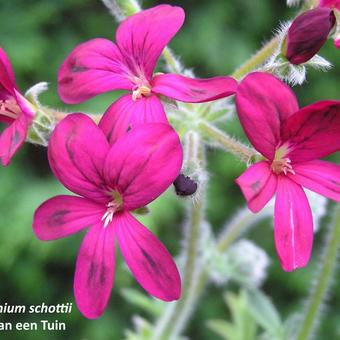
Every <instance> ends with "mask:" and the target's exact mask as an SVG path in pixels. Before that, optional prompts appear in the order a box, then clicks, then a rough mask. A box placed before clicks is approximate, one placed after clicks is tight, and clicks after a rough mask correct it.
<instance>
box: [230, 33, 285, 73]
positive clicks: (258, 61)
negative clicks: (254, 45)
mask: <svg viewBox="0 0 340 340" xmlns="http://www.w3.org/2000/svg"><path fill="white" fill-rule="evenodd" d="M279 43H280V39H279V37H278V36H274V37H273V38H272V39H271V40H269V41H268V42H267V43H266V44H265V45H264V46H263V47H262V48H261V49H260V50H259V51H258V52H257V53H255V54H254V55H253V56H252V57H251V58H250V59H249V60H247V61H246V62H245V63H244V64H243V65H241V66H240V67H239V68H238V69H236V71H235V72H234V73H233V74H232V75H231V76H232V77H233V78H235V79H237V80H240V79H241V78H243V77H244V76H245V75H247V74H248V73H249V72H251V71H253V70H255V69H256V68H258V67H259V66H261V65H262V64H263V63H264V62H265V61H266V59H268V58H269V57H270V56H271V55H272V54H273V53H274V52H275V50H276V49H277V48H278V45H279Z"/></svg>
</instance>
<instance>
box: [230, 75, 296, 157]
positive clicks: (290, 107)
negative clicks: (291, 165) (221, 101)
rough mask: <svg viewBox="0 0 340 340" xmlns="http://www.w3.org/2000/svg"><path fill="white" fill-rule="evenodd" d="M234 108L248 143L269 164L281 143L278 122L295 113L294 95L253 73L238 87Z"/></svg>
mask: <svg viewBox="0 0 340 340" xmlns="http://www.w3.org/2000/svg"><path fill="white" fill-rule="evenodd" d="M236 106H237V113H238V116H239V119H240V121H241V124H242V126H243V129H244V130H245V133H246V134H247V136H248V139H249V140H250V142H251V143H252V144H253V145H254V147H255V149H256V150H258V151H259V152H261V153H262V154H263V155H264V156H265V157H266V158H268V159H270V160H272V159H273V158H274V154H275V148H276V146H277V145H278V144H279V142H280V139H281V138H280V129H281V124H282V122H283V121H284V120H285V119H287V118H288V117H289V116H291V115H292V114H293V113H294V112H296V111H297V110H298V109H299V108H298V103H297V101H296V98H295V95H294V93H293V92H292V90H291V89H290V88H289V87H288V86H287V85H285V84H284V83H283V82H281V81H280V80H278V79H277V78H275V77H274V76H272V75H270V74H267V73H261V72H254V73H251V74H249V75H248V76H246V77H245V78H244V79H243V80H242V82H241V84H240V85H239V87H238V90H237V94H236Z"/></svg>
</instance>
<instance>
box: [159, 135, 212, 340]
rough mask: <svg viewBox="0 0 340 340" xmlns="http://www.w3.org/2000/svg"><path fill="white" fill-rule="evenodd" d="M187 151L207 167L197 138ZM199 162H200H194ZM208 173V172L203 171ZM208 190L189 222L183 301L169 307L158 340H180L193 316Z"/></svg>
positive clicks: (192, 205)
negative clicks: (190, 314)
mask: <svg viewBox="0 0 340 340" xmlns="http://www.w3.org/2000/svg"><path fill="white" fill-rule="evenodd" d="M187 137H188V138H187V140H186V142H187V143H186V145H185V146H186V148H187V154H188V156H189V162H190V163H196V164H201V165H202V166H203V167H204V166H205V164H204V150H203V145H202V143H201V142H200V141H199V143H197V139H196V138H190V137H191V136H190V134H189V135H188V136H187ZM190 157H192V158H196V157H197V158H198V159H190ZM202 163H203V164H202ZM201 171H204V170H201ZM205 195H206V188H205V184H204V183H200V194H199V195H198V199H197V200H195V201H193V200H191V201H190V202H189V206H188V222H187V227H186V237H185V247H184V249H183V250H184V253H183V258H184V269H183V274H182V294H181V299H180V300H179V301H177V302H176V303H175V304H173V305H169V306H168V308H167V309H166V310H165V312H164V313H163V314H162V316H161V317H160V319H159V320H158V322H157V324H156V327H155V333H154V339H162V340H167V339H176V338H177V337H178V336H179V334H180V333H181V331H182V330H183V328H184V327H185V320H186V315H187V314H188V313H190V307H191V305H192V303H191V300H192V287H193V286H194V284H195V282H196V277H197V272H198V265H199V261H200V256H199V246H200V243H201V237H202V230H201V228H202V223H203V219H204V208H205V207H204V204H205Z"/></svg>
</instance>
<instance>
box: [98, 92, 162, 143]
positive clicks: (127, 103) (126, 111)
mask: <svg viewBox="0 0 340 340" xmlns="http://www.w3.org/2000/svg"><path fill="white" fill-rule="evenodd" d="M144 123H168V120H167V118H166V115H165V112H164V108H163V105H162V103H161V102H160V100H159V99H158V98H157V96H154V95H152V96H150V97H142V98H140V99H137V100H136V101H133V100H132V97H131V94H126V95H124V96H122V97H121V98H119V99H118V100H117V101H116V102H114V103H113V104H112V105H111V106H110V107H109V108H108V109H107V110H106V112H105V113H104V115H103V117H102V119H101V120H100V123H99V127H100V128H101V129H102V130H103V132H104V134H105V135H106V137H107V139H108V140H109V142H110V144H113V143H114V142H115V141H116V140H117V139H118V138H119V137H121V136H122V135H124V134H125V133H126V132H127V131H128V130H129V129H131V128H134V127H136V126H138V125H141V124H144Z"/></svg>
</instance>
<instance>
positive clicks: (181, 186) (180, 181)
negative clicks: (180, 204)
mask: <svg viewBox="0 0 340 340" xmlns="http://www.w3.org/2000/svg"><path fill="white" fill-rule="evenodd" d="M174 186H175V190H176V194H177V195H179V196H190V195H193V194H194V193H195V192H196V190H197V183H195V182H194V181H193V180H192V179H191V178H190V177H188V176H184V175H183V174H180V175H179V176H178V177H177V178H176V180H175V182H174Z"/></svg>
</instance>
